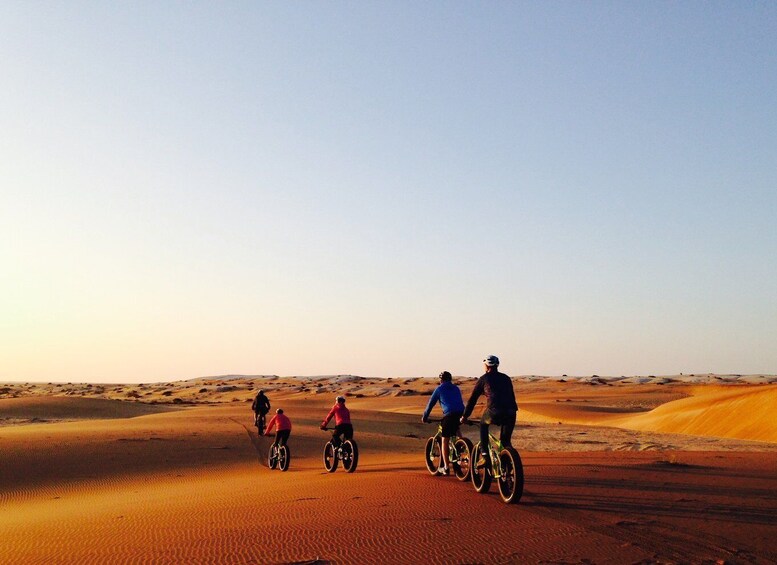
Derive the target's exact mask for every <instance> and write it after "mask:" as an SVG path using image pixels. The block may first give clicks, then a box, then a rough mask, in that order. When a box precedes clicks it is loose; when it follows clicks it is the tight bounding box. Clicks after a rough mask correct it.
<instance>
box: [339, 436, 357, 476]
mask: <svg viewBox="0 0 777 565" xmlns="http://www.w3.org/2000/svg"><path fill="white" fill-rule="evenodd" d="M358 464H359V446H357V445H356V442H355V441H353V440H352V439H347V440H345V441H344V442H343V469H345V470H346V471H347V472H349V473H353V472H354V471H355V470H356V466H357V465H358Z"/></svg>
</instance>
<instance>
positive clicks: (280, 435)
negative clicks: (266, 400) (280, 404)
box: [264, 408, 291, 445]
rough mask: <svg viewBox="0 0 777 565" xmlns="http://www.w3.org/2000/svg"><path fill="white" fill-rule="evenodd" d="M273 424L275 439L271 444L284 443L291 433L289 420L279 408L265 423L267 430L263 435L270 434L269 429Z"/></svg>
mask: <svg viewBox="0 0 777 565" xmlns="http://www.w3.org/2000/svg"><path fill="white" fill-rule="evenodd" d="M273 426H275V428H276V431H275V441H274V442H272V443H273V445H279V444H280V445H286V442H287V441H288V440H289V435H291V420H289V418H288V416H286V415H285V414H284V413H283V410H281V409H280V408H278V409H277V410H276V411H275V416H273V417H272V420H270V422H269V423H268V424H267V431H266V432H265V433H264V435H266V436H268V435H270V430H272V429H273Z"/></svg>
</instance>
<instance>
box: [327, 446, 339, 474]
mask: <svg viewBox="0 0 777 565" xmlns="http://www.w3.org/2000/svg"><path fill="white" fill-rule="evenodd" d="M324 469H326V470H327V472H329V473H334V472H335V471H337V451H336V450H335V446H334V445H332V442H331V441H328V442H326V445H325V446H324Z"/></svg>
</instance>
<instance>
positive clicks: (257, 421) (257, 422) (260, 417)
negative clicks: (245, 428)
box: [254, 412, 266, 437]
mask: <svg viewBox="0 0 777 565" xmlns="http://www.w3.org/2000/svg"><path fill="white" fill-rule="evenodd" d="M265 425H266V422H265V415H264V414H260V413H258V412H257V413H255V414H254V426H256V428H257V429H258V430H259V436H260V437H261V436H262V434H263V433H264V427H265Z"/></svg>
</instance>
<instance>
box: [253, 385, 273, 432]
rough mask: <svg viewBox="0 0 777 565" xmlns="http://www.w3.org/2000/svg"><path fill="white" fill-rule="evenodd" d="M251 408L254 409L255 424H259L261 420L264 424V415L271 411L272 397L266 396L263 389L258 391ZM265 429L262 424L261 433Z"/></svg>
mask: <svg viewBox="0 0 777 565" xmlns="http://www.w3.org/2000/svg"><path fill="white" fill-rule="evenodd" d="M251 410H253V411H254V425H255V426H259V425H260V422H261V423H262V426H263V425H264V417H265V416H266V415H267V413H268V412H269V411H270V399H269V398H267V397H266V396H265V394H264V391H263V390H260V391H259V392H258V393H257V395H256V398H254V402H253V404H251ZM263 431H264V430H262V429H261V426H260V429H259V433H260V434H261V433H262V432H263Z"/></svg>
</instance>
